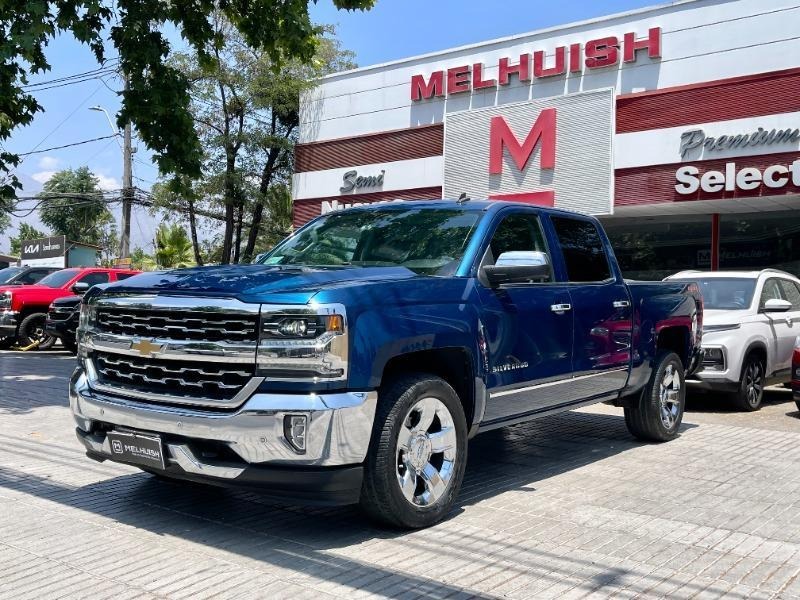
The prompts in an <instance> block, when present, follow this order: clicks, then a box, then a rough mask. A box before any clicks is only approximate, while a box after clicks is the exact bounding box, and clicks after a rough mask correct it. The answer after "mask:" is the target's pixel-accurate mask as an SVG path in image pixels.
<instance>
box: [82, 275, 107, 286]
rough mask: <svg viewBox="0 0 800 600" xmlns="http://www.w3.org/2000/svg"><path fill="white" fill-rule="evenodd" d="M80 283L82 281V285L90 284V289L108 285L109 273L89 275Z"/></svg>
mask: <svg viewBox="0 0 800 600" xmlns="http://www.w3.org/2000/svg"><path fill="white" fill-rule="evenodd" d="M78 281H80V282H81V283H88V284H89V287H92V286H93V285H97V284H98V283H108V273H103V272H95V273H87V274H86V275H84V276H83V277H81V278H80V279H79V280H78Z"/></svg>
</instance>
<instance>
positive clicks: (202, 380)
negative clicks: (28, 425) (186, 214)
mask: <svg viewBox="0 0 800 600" xmlns="http://www.w3.org/2000/svg"><path fill="white" fill-rule="evenodd" d="M87 312H88V313H89V316H88V319H86V322H85V323H84V324H83V325H82V326H81V327H80V328H79V329H78V345H79V347H80V352H81V353H82V355H83V356H85V357H86V360H85V367H86V370H87V375H88V378H89V385H91V386H92V387H94V388H96V389H97V390H98V391H103V392H105V393H111V394H114V395H118V396H124V397H128V398H134V399H136V400H143V401H146V402H153V403H159V404H184V405H193V406H200V407H205V408H208V409H215V410H216V409H218V410H231V409H235V408H237V407H238V406H240V405H241V404H242V403H243V402H245V401H246V400H247V399H248V398H249V397H250V395H252V393H253V392H254V391H255V390H256V389H257V388H258V386H259V385H260V383H261V382H262V381H263V379H264V378H263V377H256V376H255V370H256V349H257V345H258V323H259V312H260V305H258V304H248V303H245V302H241V301H239V300H236V299H232V298H187V297H181V296H102V295H101V296H99V297H97V298H93V299H91V300H90V301H89V305H88V308H87Z"/></svg>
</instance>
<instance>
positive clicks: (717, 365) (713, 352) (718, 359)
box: [703, 348, 725, 371]
mask: <svg viewBox="0 0 800 600" xmlns="http://www.w3.org/2000/svg"><path fill="white" fill-rule="evenodd" d="M703 368H705V369H709V370H713V371H724V370H725V354H724V353H723V352H722V348H705V350H704V354H703Z"/></svg>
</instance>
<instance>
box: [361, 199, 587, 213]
mask: <svg viewBox="0 0 800 600" xmlns="http://www.w3.org/2000/svg"><path fill="white" fill-rule="evenodd" d="M507 206H527V207H529V208H536V209H540V210H545V211H547V212H551V213H563V214H565V215H574V214H581V213H575V212H574V211H568V210H562V209H558V208H552V207H549V206H539V205H534V204H527V203H525V202H511V201H508V200H486V199H475V200H472V199H467V200H450V199H445V200H439V199H430V200H401V199H397V200H381V201H379V202H373V203H371V204H359V205H357V206H352V207H348V208H347V209H346V210H370V209H375V208H378V207H380V208H392V209H394V208H396V209H402V208H409V207H413V208H461V209H465V210H474V211H489V210H500V209H501V208H504V207H507Z"/></svg>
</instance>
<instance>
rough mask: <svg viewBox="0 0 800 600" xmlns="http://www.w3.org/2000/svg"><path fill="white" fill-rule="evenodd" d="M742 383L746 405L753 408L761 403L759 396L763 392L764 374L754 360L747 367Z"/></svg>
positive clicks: (758, 363)
mask: <svg viewBox="0 0 800 600" xmlns="http://www.w3.org/2000/svg"><path fill="white" fill-rule="evenodd" d="M743 382H744V393H745V398H747V403H748V404H749V405H750V406H752V407H754V408H755V407H756V406H758V405H759V404H760V403H761V394H762V393H763V391H764V374H763V372H762V368H761V363H760V362H758V361H757V360H754V361H752V362H750V363H749V364H748V365H747V367H746V368H745V371H744V380H743Z"/></svg>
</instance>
